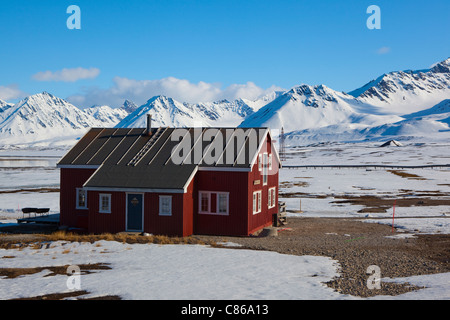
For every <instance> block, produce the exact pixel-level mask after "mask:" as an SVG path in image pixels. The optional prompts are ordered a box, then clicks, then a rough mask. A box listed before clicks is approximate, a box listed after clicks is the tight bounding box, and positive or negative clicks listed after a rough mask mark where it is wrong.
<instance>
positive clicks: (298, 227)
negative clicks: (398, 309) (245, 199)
mask: <svg viewBox="0 0 450 320" xmlns="http://www.w3.org/2000/svg"><path fill="white" fill-rule="evenodd" d="M283 228H287V229H285V230H283ZM395 232H396V231H395ZM391 235H392V229H391V227H390V226H387V225H382V224H376V223H365V222H361V219H347V218H334V219H333V218H289V219H288V224H287V225H286V226H285V227H282V228H279V231H278V236H274V237H273V236H271V237H267V236H262V233H261V234H260V235H259V236H254V237H217V236H197V237H198V238H200V239H201V240H204V241H215V242H221V241H228V242H233V243H239V244H241V245H242V247H241V248H249V249H256V250H271V251H276V252H280V253H283V254H293V255H319V256H327V257H331V258H332V259H334V260H337V261H338V262H339V265H340V276H339V277H338V278H335V279H333V280H332V281H330V282H328V283H327V285H328V286H329V287H331V288H334V289H335V290H337V291H338V292H341V293H343V294H349V295H353V296H359V297H371V296H376V295H398V294H402V293H406V292H410V291H413V290H419V289H420V288H418V287H413V286H410V285H409V284H396V283H388V282H383V281H382V282H381V289H369V288H368V287H367V279H368V278H369V276H370V275H369V274H366V271H367V268H368V267H369V266H371V265H376V266H378V267H379V268H380V272H381V278H397V277H407V276H414V275H424V274H434V273H443V272H449V271H450V264H449V261H450V235H419V236H417V237H416V238H406V239H405V238H397V239H392V238H386V236H391Z"/></svg>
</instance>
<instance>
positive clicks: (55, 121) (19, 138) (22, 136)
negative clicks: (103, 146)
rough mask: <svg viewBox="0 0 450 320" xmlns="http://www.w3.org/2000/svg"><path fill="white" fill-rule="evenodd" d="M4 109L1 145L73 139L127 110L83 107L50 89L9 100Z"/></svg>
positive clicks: (115, 120)
mask: <svg viewBox="0 0 450 320" xmlns="http://www.w3.org/2000/svg"><path fill="white" fill-rule="evenodd" d="M1 110H2V112H1V113H0V114H3V116H0V144H1V145H22V144H27V143H34V144H36V143H38V142H41V141H42V142H43V143H44V142H45V141H56V140H58V141H65V140H67V139H69V140H70V139H73V138H74V137H75V138H76V137H79V136H81V135H83V134H84V133H85V132H86V130H87V129H88V128H89V127H108V126H114V125H115V124H117V123H118V122H119V121H120V119H119V118H124V117H125V116H126V111H124V110H121V109H111V108H110V107H107V106H101V107H92V108H89V109H87V110H80V109H79V108H77V107H75V106H74V105H72V104H70V103H68V102H67V101H65V100H63V99H61V98H58V97H55V96H53V95H51V94H50V93H47V92H43V93H39V94H35V95H32V96H29V97H26V98H25V99H23V100H22V101H20V102H18V103H17V104H15V105H8V104H6V105H5V106H2V107H1Z"/></svg>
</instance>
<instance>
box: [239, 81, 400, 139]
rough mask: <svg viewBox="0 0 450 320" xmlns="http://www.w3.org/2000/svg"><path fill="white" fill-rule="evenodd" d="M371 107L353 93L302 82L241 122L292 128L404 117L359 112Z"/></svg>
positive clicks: (380, 120)
mask: <svg viewBox="0 0 450 320" xmlns="http://www.w3.org/2000/svg"><path fill="white" fill-rule="evenodd" d="M371 108H372V106H371V105H367V104H364V103H362V102H361V101H359V100H357V99H355V98H354V97H353V96H350V95H348V94H346V93H343V92H337V91H334V90H332V89H330V88H328V87H326V86H324V85H319V86H308V85H301V86H298V87H294V88H292V89H291V90H289V91H287V92H285V93H284V94H282V95H281V96H279V97H278V98H276V99H275V100H273V101H272V102H270V103H268V104H267V105H265V106H264V107H262V108H261V109H259V111H258V112H256V113H254V114H252V115H250V116H249V117H247V118H246V119H245V120H244V121H243V122H242V123H241V124H240V126H241V127H269V128H271V129H281V128H284V131H285V132H290V131H298V130H305V129H312V128H323V127H327V126H330V125H336V124H350V123H355V124H364V125H377V124H382V123H387V122H395V121H399V120H401V118H400V117H397V116H386V115H379V114H367V113H360V112H358V110H369V109H371Z"/></svg>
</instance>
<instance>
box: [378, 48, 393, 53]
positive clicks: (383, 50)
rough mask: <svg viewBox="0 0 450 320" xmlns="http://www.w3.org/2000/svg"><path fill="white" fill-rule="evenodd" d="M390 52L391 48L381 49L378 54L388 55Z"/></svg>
mask: <svg viewBox="0 0 450 320" xmlns="http://www.w3.org/2000/svg"><path fill="white" fill-rule="evenodd" d="M389 52H391V48H389V47H381V48H380V49H378V50H377V53H378V54H388V53H389Z"/></svg>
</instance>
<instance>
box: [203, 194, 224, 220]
mask: <svg viewBox="0 0 450 320" xmlns="http://www.w3.org/2000/svg"><path fill="white" fill-rule="evenodd" d="M229 208H230V205H229V193H228V192H212V191H200V192H199V213H201V214H217V215H228V214H229Z"/></svg>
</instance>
